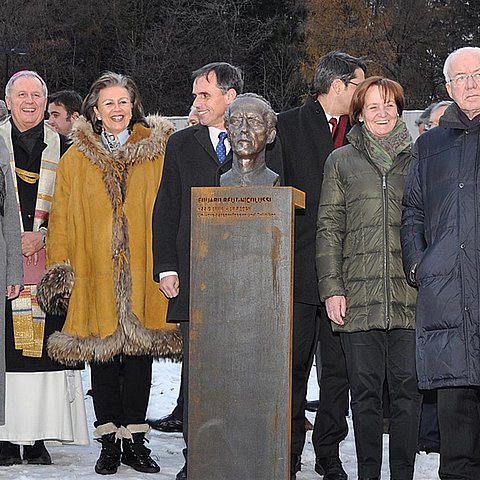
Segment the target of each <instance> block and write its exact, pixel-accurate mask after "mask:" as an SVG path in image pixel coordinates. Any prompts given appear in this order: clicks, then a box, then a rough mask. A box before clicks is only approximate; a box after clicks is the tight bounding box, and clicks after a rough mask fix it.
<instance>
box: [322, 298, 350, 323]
mask: <svg viewBox="0 0 480 480" xmlns="http://www.w3.org/2000/svg"><path fill="white" fill-rule="evenodd" d="M325 307H326V308H327V315H328V318H329V319H330V320H331V321H332V322H334V323H336V324H337V325H344V324H345V322H344V321H343V319H344V318H345V314H346V313H347V299H346V298H345V297H344V296H343V295H334V296H333V297H329V298H327V299H326V300H325Z"/></svg>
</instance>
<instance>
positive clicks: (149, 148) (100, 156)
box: [70, 115, 174, 171]
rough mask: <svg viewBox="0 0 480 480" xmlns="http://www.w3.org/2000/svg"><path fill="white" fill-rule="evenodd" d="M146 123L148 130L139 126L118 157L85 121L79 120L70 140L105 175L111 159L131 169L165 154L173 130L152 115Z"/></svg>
mask: <svg viewBox="0 0 480 480" xmlns="http://www.w3.org/2000/svg"><path fill="white" fill-rule="evenodd" d="M146 122H147V124H148V125H149V128H147V127H145V126H143V125H142V124H140V123H137V124H136V125H135V126H134V127H133V131H132V133H131V135H130V137H128V140H127V142H126V143H125V144H124V145H122V146H121V147H120V148H119V149H118V150H117V151H116V152H115V154H111V153H110V152H109V151H108V150H107V149H106V148H105V147H104V146H103V144H102V141H101V139H100V136H99V135H98V134H96V133H95V132H94V131H93V129H92V125H91V124H90V122H88V121H87V120H86V119H85V118H84V117H80V118H79V119H78V120H76V122H75V124H74V126H73V130H72V133H71V134H70V138H71V139H72V142H73V145H75V146H76V147H77V148H78V150H79V151H80V152H82V153H83V154H84V155H85V156H86V157H87V158H88V159H89V160H90V161H91V162H92V163H93V164H94V165H96V166H98V167H99V168H100V169H101V170H102V171H103V170H105V168H106V166H107V165H110V164H111V163H112V157H113V158H114V159H115V160H117V161H121V162H123V163H125V164H130V165H134V164H139V163H144V162H151V161H153V160H155V159H156V158H157V157H158V155H163V154H164V153H165V147H166V145H167V139H168V137H169V136H170V134H171V133H173V131H174V127H173V125H172V123H171V122H170V121H169V120H167V119H166V118H164V117H161V116H160V115H149V116H148V117H147V118H146Z"/></svg>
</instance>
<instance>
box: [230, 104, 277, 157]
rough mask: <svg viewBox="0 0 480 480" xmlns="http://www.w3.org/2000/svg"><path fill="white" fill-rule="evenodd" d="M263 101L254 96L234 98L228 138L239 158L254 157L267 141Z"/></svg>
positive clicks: (267, 133) (267, 134)
mask: <svg viewBox="0 0 480 480" xmlns="http://www.w3.org/2000/svg"><path fill="white" fill-rule="evenodd" d="M264 111H265V106H264V103H263V102H262V101H261V100H259V99H256V98H240V99H236V100H234V102H233V103H232V105H231V107H230V118H229V121H228V125H227V130H228V139H229V141H230V145H231V147H232V151H233V153H235V154H236V155H237V156H238V157H239V158H240V159H251V160H253V159H255V158H256V157H257V156H258V154H259V153H260V152H261V151H262V150H263V149H264V148H265V146H266V144H267V143H268V138H269V133H270V132H269V131H268V128H267V122H266V119H265V118H264V116H263V113H264Z"/></svg>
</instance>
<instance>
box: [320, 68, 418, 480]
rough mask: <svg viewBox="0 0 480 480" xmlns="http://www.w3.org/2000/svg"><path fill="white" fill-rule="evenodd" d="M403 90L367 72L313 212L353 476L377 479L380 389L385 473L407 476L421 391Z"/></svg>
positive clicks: (399, 479)
mask: <svg viewBox="0 0 480 480" xmlns="http://www.w3.org/2000/svg"><path fill="white" fill-rule="evenodd" d="M404 105H405V97H404V93H403V88H402V87H401V86H400V85H399V84H398V83H397V82H395V81H393V80H390V79H387V78H383V77H370V78H368V79H366V80H365V81H364V82H362V83H361V84H360V85H359V86H358V88H357V89H356V91H355V94H354V96H353V99H352V104H351V107H350V121H351V123H352V125H353V127H352V129H351V130H350V132H349V134H348V140H349V142H350V144H349V145H347V146H345V147H342V148H339V149H337V150H334V151H333V152H332V153H331V154H330V156H329V158H328V159H327V161H326V163H325V172H324V179H323V186H322V194H321V198H320V205H319V211H318V223H317V244H316V251H317V253H316V262H317V273H318V286H319V292H320V296H321V298H322V301H324V302H325V306H326V309H327V314H328V316H329V318H330V320H331V321H332V328H333V330H334V331H336V332H339V334H340V338H341V342H342V346H343V349H344V352H345V359H346V364H347V371H348V377H349V383H350V390H351V408H352V414H353V425H354V430H355V443H356V450H357V463H358V477H359V479H361V480H376V479H379V478H380V472H381V465H382V450H383V448H382V417H383V409H382V393H383V384H384V382H385V381H386V382H387V385H388V390H389V393H390V410H391V420H390V445H389V446H390V450H389V454H390V472H391V477H390V478H391V479H392V480H411V479H413V470H414V463H415V454H416V446H417V436H418V424H419V417H420V406H421V395H420V393H419V391H418V389H417V378H416V373H415V298H416V291H415V289H414V288H412V287H410V286H409V285H408V284H407V281H406V279H405V275H404V273H403V268H402V258H401V250H400V223H401V203H402V195H403V188H404V183H405V177H406V175H407V173H408V168H409V164H410V153H411V147H412V139H411V137H410V134H409V133H408V130H407V128H406V125H405V123H404V122H403V120H402V119H401V118H400V115H401V114H402V111H403V108H404Z"/></svg>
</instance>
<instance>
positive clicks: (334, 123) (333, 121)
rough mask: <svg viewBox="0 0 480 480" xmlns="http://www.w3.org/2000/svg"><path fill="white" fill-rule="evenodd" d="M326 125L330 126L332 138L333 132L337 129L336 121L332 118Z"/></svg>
mask: <svg viewBox="0 0 480 480" xmlns="http://www.w3.org/2000/svg"><path fill="white" fill-rule="evenodd" d="M328 123H329V124H330V125H331V126H332V138H334V137H335V132H336V131H337V127H338V122H337V119H336V118H335V117H332V118H331V119H330V120H329V121H328Z"/></svg>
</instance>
